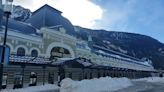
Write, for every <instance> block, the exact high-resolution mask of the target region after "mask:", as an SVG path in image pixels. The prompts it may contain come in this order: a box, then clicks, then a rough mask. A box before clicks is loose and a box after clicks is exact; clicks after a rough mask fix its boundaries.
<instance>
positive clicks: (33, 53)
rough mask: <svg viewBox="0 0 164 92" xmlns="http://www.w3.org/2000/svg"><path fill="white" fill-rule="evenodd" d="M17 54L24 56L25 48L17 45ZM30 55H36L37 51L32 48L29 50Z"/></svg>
mask: <svg viewBox="0 0 164 92" xmlns="http://www.w3.org/2000/svg"><path fill="white" fill-rule="evenodd" d="M17 56H25V49H24V48H22V47H19V48H18V50H17ZM31 56H32V57H37V56H38V51H37V50H35V49H33V50H32V51H31Z"/></svg>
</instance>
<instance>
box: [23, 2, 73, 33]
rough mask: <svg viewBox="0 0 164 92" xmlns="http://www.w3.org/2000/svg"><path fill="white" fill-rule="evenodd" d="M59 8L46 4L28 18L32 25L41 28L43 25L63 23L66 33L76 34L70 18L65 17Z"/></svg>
mask: <svg viewBox="0 0 164 92" xmlns="http://www.w3.org/2000/svg"><path fill="white" fill-rule="evenodd" d="M61 13H62V12H60V11H59V10H57V9H54V8H53V7H51V6H49V5H47V4H46V5H44V6H42V7H41V8H39V9H38V10H36V11H35V12H33V14H32V16H31V18H29V19H28V20H26V22H27V23H30V24H31V25H32V26H34V27H36V28H38V29H40V28H41V27H52V26H57V25H61V26H63V27H64V28H65V29H66V33H68V34H70V35H75V31H74V27H73V25H72V24H71V22H70V21H69V20H67V19H66V18H64V17H63V16H62V15H61Z"/></svg>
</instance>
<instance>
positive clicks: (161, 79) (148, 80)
mask: <svg viewBox="0 0 164 92" xmlns="http://www.w3.org/2000/svg"><path fill="white" fill-rule="evenodd" d="M133 81H146V82H161V83H164V78H163V77H148V78H141V79H135V80H133Z"/></svg>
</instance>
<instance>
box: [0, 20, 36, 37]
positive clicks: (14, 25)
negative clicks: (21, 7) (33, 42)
mask: <svg viewBox="0 0 164 92" xmlns="http://www.w3.org/2000/svg"><path fill="white" fill-rule="evenodd" d="M5 24H6V20H5V19H4V18H3V20H2V25H5ZM8 28H9V29H10V30H12V31H16V32H19V33H23V34H26V35H39V34H38V33H37V31H36V29H35V28H34V27H33V26H31V25H29V24H26V23H23V22H20V21H15V20H13V19H9V21H8Z"/></svg>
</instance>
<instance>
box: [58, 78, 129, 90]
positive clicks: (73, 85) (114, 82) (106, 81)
mask: <svg viewBox="0 0 164 92" xmlns="http://www.w3.org/2000/svg"><path fill="white" fill-rule="evenodd" d="M131 85H132V82H131V80H130V79H128V78H111V77H104V78H99V79H97V78H95V79H91V80H82V81H73V80H71V79H69V78H66V79H64V80H63V81H62V82H61V88H60V92H110V91H116V90H119V89H122V88H126V87H129V86H131Z"/></svg>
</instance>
